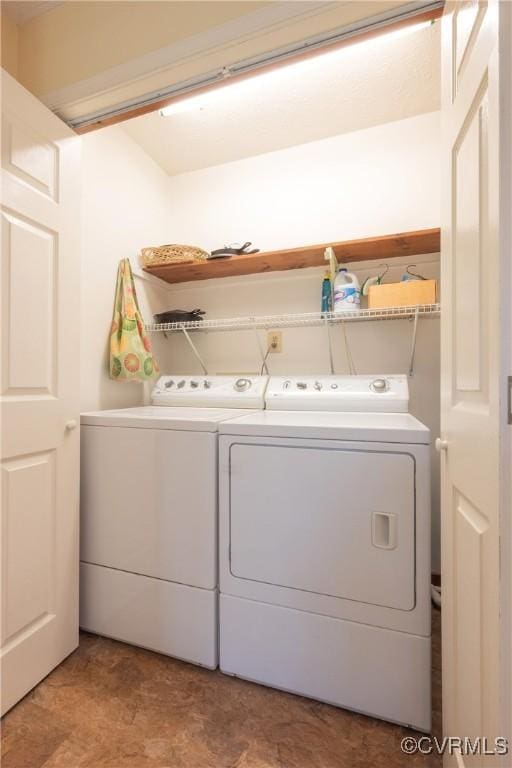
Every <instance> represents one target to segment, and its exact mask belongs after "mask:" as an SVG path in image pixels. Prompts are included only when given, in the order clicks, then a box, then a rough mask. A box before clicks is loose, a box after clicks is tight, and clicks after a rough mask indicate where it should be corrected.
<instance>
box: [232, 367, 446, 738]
mask: <svg viewBox="0 0 512 768" xmlns="http://www.w3.org/2000/svg"><path fill="white" fill-rule="evenodd" d="M266 402H267V410H265V411H261V412H259V413H254V414H252V415H247V416H243V417H240V418H237V419H234V420H231V421H229V422H224V423H222V424H221V425H220V427H219V432H220V436H219V524H220V529H219V536H220V549H219V568H220V593H221V594H220V667H221V670H222V671H223V672H225V673H227V674H232V675H237V676H240V677H244V678H246V679H249V680H253V681H257V682H260V683H264V684H266V685H270V686H273V687H276V688H282V689H284V690H287V691H292V692H295V693H299V694H302V695H305V696H311V697H313V698H316V699H319V700H322V701H326V702H329V703H332V704H335V705H338V706H341V707H346V708H349V709H354V710H357V711H360V712H364V713H367V714H370V715H373V716H376V717H380V718H383V719H385V720H391V721H394V722H398V723H404V724H407V725H410V726H413V727H414V728H417V729H420V730H424V731H428V730H429V729H430V725H431V698H430V458H429V442H430V436H429V430H428V429H427V428H426V427H425V426H424V425H423V424H421V423H420V422H419V421H417V420H416V419H415V418H414V417H413V416H411V415H410V414H409V413H407V410H408V387H407V379H406V377H402V376H385V377H384V376H383V377H367V376H357V377H353V376H351V377H339V376H330V377H318V378H317V379H314V378H312V377H303V378H300V379H297V378H293V377H289V378H288V379H283V378H271V379H270V381H269V384H268V387H267V396H266ZM384 402H385V403H386V408H385V410H386V411H388V412H382V410H383V407H382V404H383V403H384ZM290 407H292V408H304V407H307V408H308V409H309V410H307V411H301V410H288V408H290ZM325 408H328V409H329V410H325ZM274 409H276V410H274ZM379 411H380V412H379ZM392 411H393V412H392Z"/></svg>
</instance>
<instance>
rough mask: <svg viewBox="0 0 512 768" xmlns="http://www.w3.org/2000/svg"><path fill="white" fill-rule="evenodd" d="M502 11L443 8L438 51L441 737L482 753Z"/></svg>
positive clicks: (495, 378) (493, 545)
mask: <svg viewBox="0 0 512 768" xmlns="http://www.w3.org/2000/svg"><path fill="white" fill-rule="evenodd" d="M509 11H510V8H509V3H507V2H503V3H498V2H496V0H489V2H456V3H452V4H449V6H448V7H447V9H446V11H445V16H444V19H443V43H442V58H443V158H442V163H443V167H444V171H445V175H444V183H443V194H444V199H443V207H442V217H443V222H442V223H443V227H442V288H443V313H442V385H441V401H442V405H441V421H442V424H441V431H442V441H441V442H440V443H439V444H438V447H439V448H440V449H442V452H443V454H444V460H443V479H442V578H443V614H442V616H443V718H444V735H445V736H454V737H461V738H464V737H468V738H470V739H472V740H473V739H475V738H476V737H479V736H481V737H487V738H488V739H489V740H490V742H489V743H488V745H487V746H488V748H489V749H493V748H494V744H493V743H492V741H493V740H494V738H495V737H496V736H499V735H501V734H500V730H501V729H500V711H499V701H500V678H503V675H502V674H501V672H500V665H501V662H500V549H499V544H500V542H499V534H500V530H499V526H500V514H501V511H502V509H501V508H500V487H501V488H503V487H504V483H505V482H506V475H505V466H504V456H503V453H502V450H503V448H502V446H503V437H504V435H505V430H506V429H507V426H506V398H505V387H506V374H507V369H506V366H507V363H506V357H505V352H504V344H503V338H504V323H505V321H506V318H507V315H508V311H509V306H508V305H509V301H510V299H509V296H507V294H506V292H505V290H504V288H505V285H504V280H505V277H506V275H507V266H506V260H508V259H509V258H510V254H509V253H508V252H507V251H506V247H505V237H504V234H503V226H504V222H505V220H506V218H507V217H508V216H509V212H508V213H507V214H506V216H504V213H505V205H506V199H505V197H506V194H505V193H506V186H507V185H508V181H507V180H506V178H505V171H506V170H507V172H508V169H506V168H505V165H504V160H505V154H506V153H504V152H503V150H504V148H505V143H508V144H509V143H510V136H508V135H505V123H504V120H505V119H506V113H507V105H506V103H505V102H506V101H507V100H508V99H509V89H510V81H509V80H507V78H508V77H509V73H508V72H507V71H506V69H505V67H504V66H503V61H504V59H503V56H504V55H505V54H506V50H507V48H509V47H510V44H511V42H510V40H508V41H507V40H505V39H503V40H501V39H500V36H503V35H504V31H505V22H506V19H505V15H506V14H508V13H509ZM500 152H501V157H500ZM506 511H507V510H506V509H505V508H504V507H503V512H506ZM504 735H506V734H504ZM462 751H464V750H462ZM457 760H458V762H457ZM445 761H446V765H456V764H457V765H459V766H470V765H471V766H478V768H483V766H487V765H494V764H496V763H498V758H495V757H485V756H471V755H469V756H468V755H464V754H461V755H458V756H457V757H456V756H451V757H450V756H445ZM507 764H510V762H508V763H507Z"/></svg>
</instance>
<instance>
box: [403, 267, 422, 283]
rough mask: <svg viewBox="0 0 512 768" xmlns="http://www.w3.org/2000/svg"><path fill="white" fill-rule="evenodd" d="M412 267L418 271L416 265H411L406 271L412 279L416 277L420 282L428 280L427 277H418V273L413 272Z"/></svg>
mask: <svg viewBox="0 0 512 768" xmlns="http://www.w3.org/2000/svg"><path fill="white" fill-rule="evenodd" d="M412 267H414V268H415V269H416V264H409V266H408V267H407V269H406V270H405V271H406V272H407V274H408V275H410V276H411V277H416V278H417V279H418V280H426V279H427V278H426V277H423V275H418V274H417V273H416V272H411V269H412Z"/></svg>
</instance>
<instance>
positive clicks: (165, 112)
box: [159, 21, 433, 117]
mask: <svg viewBox="0 0 512 768" xmlns="http://www.w3.org/2000/svg"><path fill="white" fill-rule="evenodd" d="M432 23H433V22H432V21H421V22H418V23H417V24H406V25H404V26H402V27H399V28H398V29H393V28H391V29H387V28H386V27H384V28H383V29H382V31H380V32H379V33H378V34H377V35H375V36H374V37H371V38H366V39H363V40H358V38H357V36H355V37H354V39H353V40H352V41H351V40H350V38H349V39H348V40H347V45H350V47H351V48H355V47H359V46H361V45H368V44H371V43H374V42H376V41H378V40H383V39H385V40H386V41H389V40H391V39H393V40H396V39H397V38H400V37H405V36H406V35H409V34H411V32H417V31H418V30H419V29H424V28H426V27H430V26H432ZM345 50H346V46H342V47H340V48H336V49H334V50H327V51H325V50H322V49H321V48H320V49H319V50H318V52H317V54H316V55H315V56H311V57H309V58H307V59H299V60H298V61H293V60H290V61H288V62H284V63H283V64H282V66H280V67H278V68H277V69H272V70H270V71H265V70H264V71H261V72H258V71H257V70H255V72H254V74H253V75H252V76H251V77H250V79H244V80H236V79H235V80H233V81H231V82H230V80H229V77H228V78H227V79H226V82H225V83H224V84H221V82H220V81H219V85H217V84H215V86H213V87H212V88H210V89H208V90H205V91H204V92H203V93H197V94H194V93H192V94H191V95H190V96H186V95H185V96H183V97H177V98H176V101H173V102H172V103H171V104H169V106H167V107H164V108H163V109H161V110H159V112H160V115H161V116H162V117H169V116H170V115H179V114H181V113H183V112H190V111H193V110H202V109H205V108H206V107H208V106H210V104H212V103H214V102H215V101H217V99H218V97H219V95H220V96H222V94H223V93H224V91H226V90H228V89H229V90H230V92H233V91H234V89H235V88H245V87H247V84H248V82H254V80H256V79H259V78H264V77H275V76H276V75H280V74H281V73H282V72H284V71H286V70H288V69H291V68H292V67H300V66H307V65H308V64H310V63H311V61H312V60H313V61H316V60H318V59H319V58H321V57H324V58H327V57H328V56H332V57H333V56H336V55H338V54H340V53H341V52H343V51H345ZM244 74H245V73H244ZM235 77H236V75H235Z"/></svg>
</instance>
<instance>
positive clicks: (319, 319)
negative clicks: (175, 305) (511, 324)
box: [146, 304, 441, 333]
mask: <svg viewBox="0 0 512 768" xmlns="http://www.w3.org/2000/svg"><path fill="white" fill-rule="evenodd" d="M440 313H441V305H440V304H422V305H420V306H415V307H385V308H382V309H360V310H356V311H347V312H302V313H298V314H288V315H259V316H254V317H231V318H223V319H211V320H194V321H191V322H187V323H148V324H146V330H147V331H164V332H166V333H173V332H181V333H183V331H203V332H208V331H211V332H213V331H244V330H255V329H256V330H258V329H262V330H271V329H274V328H306V327H315V326H318V327H320V326H324V327H325V325H326V324H328V325H337V324H339V323H345V322H346V323H357V322H364V321H369V320H401V319H402V320H414V319H415V318H420V317H439V315H440Z"/></svg>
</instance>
